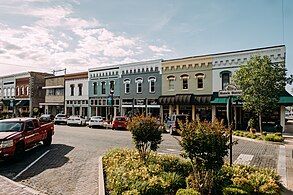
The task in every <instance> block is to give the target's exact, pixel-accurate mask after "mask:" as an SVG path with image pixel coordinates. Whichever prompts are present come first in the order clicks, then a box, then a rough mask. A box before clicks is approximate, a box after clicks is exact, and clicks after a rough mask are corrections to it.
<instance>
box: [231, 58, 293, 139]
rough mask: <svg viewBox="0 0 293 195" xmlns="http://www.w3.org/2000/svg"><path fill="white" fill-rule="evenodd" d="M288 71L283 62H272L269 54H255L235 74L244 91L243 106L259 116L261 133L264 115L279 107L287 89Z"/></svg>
mask: <svg viewBox="0 0 293 195" xmlns="http://www.w3.org/2000/svg"><path fill="white" fill-rule="evenodd" d="M286 71H287V70H286V68H285V64H284V63H283V62H280V63H272V62H271V60H270V58H269V57H268V56H264V57H260V56H253V57H252V58H251V59H250V60H249V61H248V62H247V64H245V65H242V66H241V67H240V69H239V70H238V71H236V73H235V75H234V76H233V81H234V82H235V84H236V85H237V86H238V87H239V88H240V89H241V90H242V92H243V95H242V97H241V99H242V100H243V101H244V103H243V108H244V110H248V111H252V112H254V113H255V114H256V115H257V116H258V119H259V130H260V132H261V133H262V116H263V115H264V114H267V112H270V111H273V110H274V109H276V108H277V106H278V101H279V97H280V95H281V94H282V93H284V91H285V86H286V82H287V81H288V78H286Z"/></svg>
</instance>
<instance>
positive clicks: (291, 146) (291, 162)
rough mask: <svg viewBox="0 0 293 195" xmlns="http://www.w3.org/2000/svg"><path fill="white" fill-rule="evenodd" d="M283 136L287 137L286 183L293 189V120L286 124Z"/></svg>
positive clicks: (288, 187)
mask: <svg viewBox="0 0 293 195" xmlns="http://www.w3.org/2000/svg"><path fill="white" fill-rule="evenodd" d="M283 136H284V138H285V149H286V173H287V175H286V176H287V184H286V185H287V189H288V190H291V191H293V121H289V123H288V124H287V125H286V127H285V133H284V134H283ZM292 193H293V192H292Z"/></svg>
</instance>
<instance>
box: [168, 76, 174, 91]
mask: <svg viewBox="0 0 293 195" xmlns="http://www.w3.org/2000/svg"><path fill="white" fill-rule="evenodd" d="M167 80H168V87H169V91H173V90H175V76H173V75H169V76H167Z"/></svg>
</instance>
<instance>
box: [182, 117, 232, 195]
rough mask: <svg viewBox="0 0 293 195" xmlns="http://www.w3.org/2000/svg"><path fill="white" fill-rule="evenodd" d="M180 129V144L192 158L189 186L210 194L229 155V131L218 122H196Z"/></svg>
mask: <svg viewBox="0 0 293 195" xmlns="http://www.w3.org/2000/svg"><path fill="white" fill-rule="evenodd" d="M180 128H181V131H182V134H181V136H182V140H181V142H180V144H181V146H182V147H183V149H184V151H185V153H186V154H187V156H188V158H190V160H191V163H192V169H193V171H192V175H191V176H190V180H189V181H190V182H189V185H190V186H191V188H194V189H196V190H198V191H199V192H200V193H201V194H208V193H210V192H211V190H212V188H213V185H214V181H215V175H217V174H218V172H219V171H220V170H221V168H222V166H223V164H224V156H226V155H227V154H228V149H229V144H228V141H229V134H228V130H227V129H226V128H225V127H224V125H223V124H222V123H220V122H218V121H216V122H214V123H207V122H200V121H195V122H190V123H186V124H185V125H181V127H180Z"/></svg>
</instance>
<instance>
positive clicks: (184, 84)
mask: <svg viewBox="0 0 293 195" xmlns="http://www.w3.org/2000/svg"><path fill="white" fill-rule="evenodd" d="M180 79H181V80H182V89H184V90H188V80H189V75H188V74H183V75H181V76H180Z"/></svg>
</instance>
